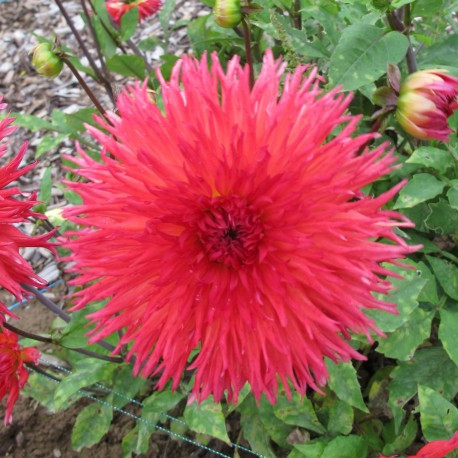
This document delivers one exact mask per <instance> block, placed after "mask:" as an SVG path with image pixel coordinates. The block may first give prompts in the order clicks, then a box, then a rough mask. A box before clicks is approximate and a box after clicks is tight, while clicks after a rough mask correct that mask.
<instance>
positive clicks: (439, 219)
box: [425, 199, 458, 235]
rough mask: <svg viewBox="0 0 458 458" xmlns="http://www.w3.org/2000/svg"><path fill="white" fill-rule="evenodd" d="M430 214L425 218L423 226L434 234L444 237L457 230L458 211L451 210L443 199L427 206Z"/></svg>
mask: <svg viewBox="0 0 458 458" xmlns="http://www.w3.org/2000/svg"><path fill="white" fill-rule="evenodd" d="M429 208H431V214H430V215H429V216H428V217H427V218H426V221H425V224H426V226H427V227H429V228H430V229H431V230H433V231H434V232H437V233H438V234H441V235H445V234H451V233H452V232H455V231H456V230H457V229H458V210H455V209H454V208H452V207H451V206H450V204H449V202H448V201H447V200H445V199H439V202H437V203H432V204H429Z"/></svg>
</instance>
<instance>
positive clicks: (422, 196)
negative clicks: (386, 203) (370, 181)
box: [394, 173, 445, 209]
mask: <svg viewBox="0 0 458 458" xmlns="http://www.w3.org/2000/svg"><path fill="white" fill-rule="evenodd" d="M444 187H445V184H444V183H442V181H439V180H438V179H437V178H436V177H434V176H433V175H430V174H429V173H417V174H416V175H414V176H413V177H412V179H411V180H410V181H409V182H408V183H407V185H406V186H404V187H403V188H402V189H401V190H400V191H399V197H398V199H397V200H396V203H395V205H394V208H395V209H397V208H412V207H415V205H418V204H420V203H422V202H425V201H427V200H430V199H432V198H434V197H436V196H437V195H439V194H440V193H441V192H442V190H443V189H444Z"/></svg>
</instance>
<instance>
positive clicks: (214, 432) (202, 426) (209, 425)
mask: <svg viewBox="0 0 458 458" xmlns="http://www.w3.org/2000/svg"><path fill="white" fill-rule="evenodd" d="M183 415H184V418H185V420H186V423H187V424H188V426H189V428H190V429H192V430H193V431H195V432H196V433H202V434H208V435H209V436H212V437H216V438H218V439H220V440H222V441H224V442H226V443H227V444H229V445H230V444H231V441H230V439H229V436H228V435H227V431H226V422H225V419H224V415H223V411H222V409H221V404H219V403H216V402H213V401H212V400H211V399H209V398H207V399H205V401H202V402H201V403H200V405H198V404H197V403H195V402H194V403H193V404H191V405H188V406H186V409H185V410H184V414H183Z"/></svg>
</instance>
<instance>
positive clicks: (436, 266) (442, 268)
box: [426, 256, 458, 300]
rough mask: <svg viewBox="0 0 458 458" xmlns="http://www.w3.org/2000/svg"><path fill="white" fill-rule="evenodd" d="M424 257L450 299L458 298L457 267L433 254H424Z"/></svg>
mask: <svg viewBox="0 0 458 458" xmlns="http://www.w3.org/2000/svg"><path fill="white" fill-rule="evenodd" d="M426 258H427V259H428V262H429V263H430V264H431V267H432V268H433V272H434V273H435V275H436V277H437V280H438V281H439V283H440V285H441V286H442V288H444V291H445V293H446V294H447V295H449V296H450V297H451V298H452V299H456V300H458V268H457V267H456V266H455V265H454V264H452V263H451V262H449V261H445V260H444V259H439V258H436V257H433V256H426Z"/></svg>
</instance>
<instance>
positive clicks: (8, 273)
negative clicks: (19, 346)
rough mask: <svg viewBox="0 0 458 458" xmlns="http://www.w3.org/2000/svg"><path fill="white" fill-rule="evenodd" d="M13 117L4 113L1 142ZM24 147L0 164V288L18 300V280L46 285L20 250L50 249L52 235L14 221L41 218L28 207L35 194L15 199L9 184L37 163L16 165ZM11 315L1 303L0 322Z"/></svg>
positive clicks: (1, 151) (1, 150)
mask: <svg viewBox="0 0 458 458" xmlns="http://www.w3.org/2000/svg"><path fill="white" fill-rule="evenodd" d="M1 102H2V97H1V96H0V110H3V109H5V108H6V106H7V105H6V104H2V103H1ZM13 121H14V118H10V117H9V116H6V117H5V118H3V119H2V120H1V121H0V142H1V141H2V140H3V139H4V138H5V137H6V136H8V135H11V134H12V133H13V132H14V131H15V130H16V129H17V128H16V127H14V126H11V123H12V122H13ZM7 145H8V143H7V142H3V143H0V158H1V157H2V156H4V155H5V153H6V148H7ZM26 150H27V143H24V144H23V145H22V147H21V149H20V151H19V153H18V154H17V155H16V156H15V157H14V158H13V159H12V160H11V161H10V162H9V163H7V164H6V165H3V166H1V167H0V287H2V288H5V289H6V290H8V291H9V292H10V293H12V294H13V295H14V296H15V297H16V298H17V299H18V300H20V299H22V294H23V292H24V290H23V288H22V287H21V283H25V284H28V285H32V286H43V285H46V281H45V280H43V279H41V278H40V277H38V276H37V275H36V274H35V273H34V272H33V270H32V267H31V266H30V264H29V263H28V262H27V261H26V260H25V259H24V258H23V257H22V256H21V254H20V253H19V249H20V248H24V247H45V248H48V249H51V245H50V244H49V243H47V240H48V239H49V238H50V237H51V236H52V235H53V232H50V233H48V234H45V235H42V236H38V237H30V236H28V235H26V234H23V233H22V232H21V231H20V230H19V229H18V228H17V227H16V226H15V224H17V223H22V222H25V221H27V219H28V218H29V217H31V216H33V217H36V218H42V216H43V215H40V214H38V213H35V212H33V211H32V210H31V208H32V207H33V206H34V205H36V204H37V203H38V202H37V201H36V200H35V198H36V193H33V194H32V195H31V196H30V197H29V198H28V199H26V200H17V199H16V197H17V196H19V195H21V192H20V190H19V189H18V188H17V187H15V186H12V187H11V186H10V187H6V186H8V185H9V184H10V183H12V182H14V181H16V180H17V179H18V178H19V177H21V176H22V175H24V174H25V173H27V172H28V171H29V170H30V169H32V168H33V167H34V166H35V165H36V163H33V164H29V165H27V166H26V167H23V168H21V169H20V168H19V166H20V164H21V161H22V159H23V158H24V155H25V152H26ZM6 314H8V315H10V316H14V315H13V314H12V313H10V312H9V311H8V309H7V308H6V307H5V306H4V304H2V303H1V302H0V323H1V322H2V321H3V320H4V319H5V315H6Z"/></svg>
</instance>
